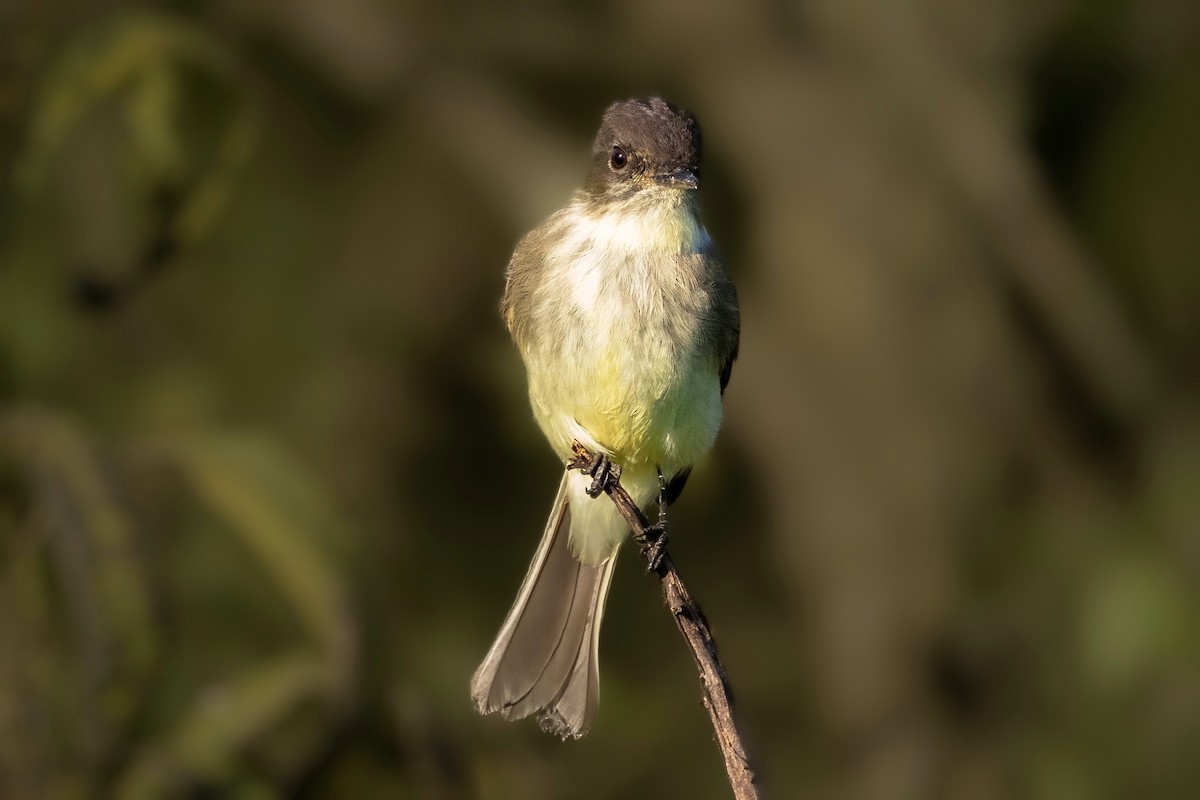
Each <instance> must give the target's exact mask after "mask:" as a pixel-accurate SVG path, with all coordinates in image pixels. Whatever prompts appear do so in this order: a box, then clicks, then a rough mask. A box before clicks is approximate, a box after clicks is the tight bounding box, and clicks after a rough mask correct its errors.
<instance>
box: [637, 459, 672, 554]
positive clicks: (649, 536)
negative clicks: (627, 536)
mask: <svg viewBox="0 0 1200 800" xmlns="http://www.w3.org/2000/svg"><path fill="white" fill-rule="evenodd" d="M669 538H670V537H668V536H667V479H666V478H665V477H663V474H662V470H661V469H660V470H659V471H658V522H656V523H654V524H653V525H648V526H647V527H646V544H645V545H644V546H643V547H642V555H644V556H645V557H646V569H647V571H649V572H658V568H659V567H660V566H662V560H663V556H665V555H666V554H667V540H668V539H669Z"/></svg>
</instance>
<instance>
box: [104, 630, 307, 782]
mask: <svg viewBox="0 0 1200 800" xmlns="http://www.w3.org/2000/svg"><path fill="white" fill-rule="evenodd" d="M328 671H329V667H328V664H327V663H326V660H325V659H324V658H322V657H321V656H320V655H318V654H314V653H312V652H304V651H301V652H294V653H288V654H287V655H284V656H281V657H279V658H276V659H271V660H269V661H266V662H259V663H257V664H256V665H254V666H252V667H248V668H247V669H246V670H244V671H243V672H242V673H241V674H239V675H237V676H235V677H234V678H232V679H230V680H229V681H228V682H226V683H224V684H222V685H219V686H213V687H209V688H207V689H205V690H203V691H202V693H201V694H200V697H199V698H198V699H197V701H196V702H195V704H194V705H193V706H192V708H191V709H190V711H189V712H188V713H187V714H186V715H185V716H184V718H183V719H182V720H181V721H180V722H179V724H178V725H177V726H175V728H174V730H173V731H171V733H170V734H169V735H168V736H167V737H166V739H165V740H163V741H162V742H161V743H159V744H155V745H152V746H151V747H149V748H147V749H146V750H145V751H144V752H143V754H142V755H141V757H139V758H138V759H137V760H136V761H135V763H134V764H133V766H132V767H131V768H130V769H129V771H128V772H127V773H126V774H125V776H124V777H123V778H122V780H121V781H120V784H119V787H118V790H117V796H118V797H121V798H126V799H127V800H139V799H140V798H150V797H169V796H175V795H176V794H178V793H180V792H181V790H184V789H186V788H187V787H188V786H191V785H195V784H196V783H199V782H202V781H207V782H212V781H219V780H221V779H222V778H225V777H227V776H228V774H229V773H230V770H231V768H232V766H233V763H234V759H235V758H236V757H237V756H238V755H239V754H240V752H241V751H242V750H243V749H244V748H245V747H247V746H248V745H249V744H251V743H252V742H254V741H255V740H256V739H258V738H259V737H260V736H262V735H264V734H265V733H267V732H268V731H269V730H270V729H271V728H272V727H273V726H275V725H277V724H279V723H280V722H281V720H283V719H284V717H286V716H287V715H288V714H289V713H291V712H294V711H295V710H296V709H297V708H298V707H299V706H300V705H301V704H302V703H304V702H305V701H307V700H311V699H313V698H321V697H324V696H325V693H326V691H327V688H328Z"/></svg>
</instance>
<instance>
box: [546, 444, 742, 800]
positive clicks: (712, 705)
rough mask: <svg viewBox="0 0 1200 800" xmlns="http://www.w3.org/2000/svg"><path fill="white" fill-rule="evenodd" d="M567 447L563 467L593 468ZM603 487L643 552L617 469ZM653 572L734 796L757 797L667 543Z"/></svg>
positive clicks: (723, 686) (725, 682) (704, 630)
mask: <svg viewBox="0 0 1200 800" xmlns="http://www.w3.org/2000/svg"><path fill="white" fill-rule="evenodd" d="M571 449H572V451H573V452H574V453H575V457H574V458H573V459H571V460H570V461H569V462H567V469H578V470H582V471H583V472H587V473H592V472H594V471H595V470H594V467H595V464H596V457H595V456H593V455H592V454H591V453H589V452H588V451H587V449H586V448H585V447H584V446H583V445H581V444H579V443H578V442H576V443H575V444H574V445H572V447H571ZM603 487H604V492H605V493H606V494H607V495H608V496H609V497H610V498H612V501H613V503H614V504H615V505H616V507H617V511H619V512H620V514H621V516H622V517H624V518H625V521H626V522H628V523H629V527H630V528H631V529H632V530H633V536H634V539H636V540H637V542H638V544H639V545H641V547H642V550H643V552H647V550H648V548H649V546H650V544H651V543H650V541H649V537H647V535H646V529H647V528H649V527H650V523H649V521H648V520H647V519H646V516H645V515H644V514H643V513H642V510H641V509H640V508H638V507H637V504H636V503H634V502H633V499H632V498H631V497H630V496H629V493H628V492H626V491H625V488H624V487H623V486H621V483H620V481H619V480H618V479H617V476H616V475H613V476H612V478H610V479H608V480H605V481H603ZM654 572H655V574H656V575H658V579H659V581H660V582H661V583H662V592H663V600H664V601H666V604H667V608H669V609H671V615H672V616H673V617H674V618H675V624H676V625H677V626H678V627H679V632H680V633H681V634H683V638H684V639H686V640H687V643H688V647H690V648H691V650H692V658H693V659H694V660H695V662H696V669H697V670H699V672H700V685H701V687H702V688H703V690H704V707H705V708H706V709H708V716H709V719H710V720H711V721H712V726H713V730H714V731H715V732H716V734H717V745H718V746H719V747H720V748H721V755H722V757H724V759H725V773H726V774H727V775H728V776H729V786H730V788H732V789H733V796H734V798H736V800H758V786H757V785H755V782H754V781H755V778H754V770H753V769H751V768H750V762H749V759H748V758H747V757H746V746H745V745H744V744H742V737H741V735H740V734H739V733H738V730H737V725H735V724H734V721H733V689H732V688H730V686H729V679H728V678H726V677H725V668H724V667H722V666H721V659H720V657H719V656H718V655H717V643H716V642H715V641H713V637H712V631H711V630H710V629H709V627H708V620H707V619H705V618H704V612H703V611H701V610H700V604H699V603H697V602H696V601H695V600H693V599H692V595H691V593H689V592H688V590H687V586H685V585H684V583H683V579H682V578H680V577H679V573H678V572H676V570H675V563H674V562H673V561H672V560H671V554H670V553H668V552H667V551H666V549H665V548H663V550H662V558H661V560H660V561H659V563H658V567H657V569H655V570H654Z"/></svg>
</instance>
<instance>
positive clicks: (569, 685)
mask: <svg viewBox="0 0 1200 800" xmlns="http://www.w3.org/2000/svg"><path fill="white" fill-rule="evenodd" d="M569 480H570V473H566V474H564V475H563V480H562V483H561V484H560V485H559V489H558V496H557V497H556V498H555V500H554V507H553V509H552V510H551V512H550V519H549V520H548V521H547V523H546V532H545V533H544V534H542V541H541V544H539V545H538V549H537V553H536V554H535V555H534V558H533V563H532V564H530V566H529V573H528V574H527V575H526V576H525V581H524V582H523V583H522V584H521V590H520V592H518V594H517V600H516V602H515V603H513V607H512V610H510V611H509V612H508V616H507V617H506V618H505V620H504V625H503V627H501V628H500V633H499V635H498V636H497V637H496V641H495V643H494V644H493V645H492V649H491V650H489V651H488V654H487V657H485V658H484V659H483V663H482V664H480V665H479V669H477V670H476V671H475V677H473V678H472V679H471V697H472V698H473V699H474V701H475V707H476V708H477V709H478V710H479V713H481V714H490V713H492V712H493V711H499V712H500V713H501V714H502V715H503V716H504V718H505V719H520V718H521V717H527V716H529V715H530V714H537V715H538V720H539V722H540V723H541V725H542V728H543V729H544V730H546V731H549V732H550V733H553V734H556V735H558V736H561V737H563V738H564V739H565V738H567V737H574V738H579V737H580V736H583V735H584V734H585V733H587V732H588V729H589V728H591V726H592V721H593V720H594V719H595V716H596V706H597V705H598V703H599V698H600V692H599V656H598V645H599V641H600V620H601V618H602V617H603V615H604V600H605V598H606V597H607V596H608V587H609V583H610V582H611V580H612V570H613V564H614V562H615V561H616V553H615V552H614V553H613V555H611V556H610V557H609V558H607V559H606V560H604V561H602V562H600V563H599V564H598V565H595V566H592V565H589V564H585V563H582V562H580V561H579V560H577V559H576V558H575V557H573V556H572V555H571V549H570V546H569V544H568V539H569V538H570V537H569V532H570V529H571V508H570V502H569V497H568V495H569V492H568V484H569Z"/></svg>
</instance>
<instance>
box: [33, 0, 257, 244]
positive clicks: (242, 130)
mask: <svg viewBox="0 0 1200 800" xmlns="http://www.w3.org/2000/svg"><path fill="white" fill-rule="evenodd" d="M182 70H191V71H193V72H196V73H198V74H201V75H207V76H209V77H210V78H212V79H213V80H215V81H216V82H217V83H218V84H219V85H220V86H221V87H223V89H224V90H225V91H227V92H228V93H229V94H230V95H232V96H234V97H235V99H236V103H237V107H236V109H235V110H234V112H233V113H232V114H230V115H229V116H228V118H227V119H226V120H225V121H224V124H223V125H222V126H221V127H220V128H218V129H217V130H215V131H214V132H213V133H212V135H213V136H214V138H215V145H214V146H213V147H212V148H211V154H210V155H209V156H208V157H207V158H205V159H204V160H203V163H192V162H193V161H196V159H197V158H198V156H197V155H196V154H194V153H190V152H189V151H188V141H187V136H188V133H189V131H188V130H186V128H187V127H188V124H187V123H186V122H185V121H184V120H183V119H182V118H181V110H182V109H181V107H182V105H183V104H184V103H185V100H186V98H185V97H184V96H183V94H184V89H183V84H182V81H181V80H180V77H181V71H182ZM244 86H245V80H244V77H243V75H242V74H241V73H240V72H239V64H238V60H237V58H236V57H235V56H234V55H233V53H232V52H231V51H230V50H229V49H228V48H227V47H225V46H224V45H223V44H221V43H220V42H218V41H217V40H215V39H214V38H212V37H211V36H209V35H208V34H207V33H206V32H205V31H204V29H203V28H201V27H199V26H197V25H195V24H193V23H191V22H188V21H186V20H183V19H176V18H172V17H169V16H166V15H160V14H151V13H146V12H144V11H141V12H138V13H135V14H128V15H122V16H119V17H117V19H116V20H115V21H114V22H113V23H112V24H110V25H108V26H105V27H103V28H102V29H101V30H99V31H92V32H89V35H87V36H85V37H84V38H83V39H82V40H81V41H78V42H76V43H74V45H73V46H71V47H69V48H68V49H67V51H66V55H65V56H64V57H63V58H62V59H61V60H60V61H59V63H58V64H57V65H56V67H55V68H54V69H52V70H51V71H50V73H49V75H48V77H47V78H46V80H45V81H44V82H43V85H42V90H41V94H40V97H39V99H38V102H37V103H36V104H35V106H34V111H33V113H32V115H31V120H30V124H29V135H28V137H27V141H28V144H27V146H26V149H25V152H24V153H23V154H22V156H21V158H20V159H19V160H18V163H17V170H16V174H17V179H18V183H19V185H20V186H22V187H23V188H24V190H25V191H27V192H28V191H31V190H33V189H34V188H35V187H37V186H39V185H40V184H41V182H42V181H43V180H44V178H45V176H46V172H47V169H48V167H49V165H50V163H51V161H52V160H53V159H54V157H55V154H56V153H57V152H58V151H59V150H60V149H61V148H62V147H63V146H64V143H65V142H66V140H67V137H68V136H69V135H70V134H71V132H72V131H73V130H74V129H75V127H76V126H77V125H78V124H79V123H80V122H81V121H82V120H83V119H84V117H86V116H87V115H88V114H90V113H92V112H93V111H94V110H95V109H96V108H97V107H98V106H100V105H101V104H103V103H106V102H110V101H113V100H116V101H119V103H120V106H121V108H122V109H123V111H124V115H125V120H126V124H127V128H128V131H129V136H130V137H131V139H132V140H133V142H134V145H135V148H136V152H137V159H136V160H135V162H133V164H132V165H131V166H134V167H136V168H137V169H138V170H139V171H140V173H141V177H142V181H143V182H144V183H145V184H146V185H147V186H148V187H149V188H150V189H151V190H153V189H156V188H158V187H162V186H171V187H175V186H177V185H178V184H180V183H182V182H185V180H186V179H187V178H189V177H190V178H191V180H190V181H188V182H189V183H190V185H189V186H188V191H187V192H186V197H185V198H184V202H183V203H182V205H181V207H180V209H179V211H178V214H177V215H176V217H175V219H174V220H173V221H172V225H173V231H172V232H173V233H174V235H175V237H176V239H177V241H180V242H192V241H195V239H197V238H198V237H200V236H201V235H203V233H204V232H205V231H206V230H207V229H208V227H209V225H210V224H211V223H212V221H213V220H214V219H215V217H216V215H217V213H218V212H219V210H220V209H221V208H222V207H223V206H224V204H225V200H226V198H227V197H228V195H229V192H230V190H231V188H232V186H233V183H234V179H235V178H236V176H237V175H238V174H239V173H240V171H241V169H242V167H243V166H244V164H245V163H246V161H247V160H248V158H249V156H250V154H251V153H252V152H253V149H254V144H255V142H256V141H257V139H258V130H259V127H260V119H259V114H258V108H257V105H256V103H255V102H254V101H253V99H252V97H251V96H250V95H249V94H248V93H247V92H246V91H245V90H244ZM210 116H211V113H210Z"/></svg>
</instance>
